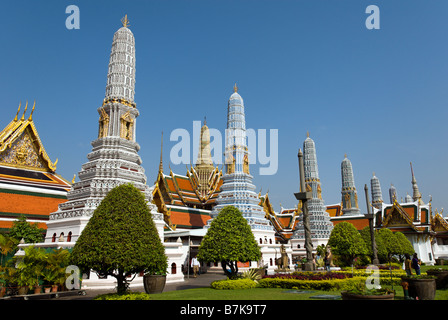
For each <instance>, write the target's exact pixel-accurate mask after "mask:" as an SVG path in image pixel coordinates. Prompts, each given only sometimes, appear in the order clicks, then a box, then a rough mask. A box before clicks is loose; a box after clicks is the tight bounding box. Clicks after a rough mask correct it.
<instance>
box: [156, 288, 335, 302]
mask: <svg viewBox="0 0 448 320" xmlns="http://www.w3.org/2000/svg"><path fill="white" fill-rule="evenodd" d="M288 291H297V292H299V290H289V289H280V288H279V289H271V288H254V289H240V290H216V289H212V288H197V289H187V290H177V291H169V292H164V293H161V294H152V295H151V300H309V299H312V298H310V297H311V296H316V295H338V296H340V292H339V291H318V290H316V291H312V292H311V291H310V292H309V293H291V292H288Z"/></svg>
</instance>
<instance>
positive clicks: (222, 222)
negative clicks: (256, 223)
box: [198, 206, 261, 279]
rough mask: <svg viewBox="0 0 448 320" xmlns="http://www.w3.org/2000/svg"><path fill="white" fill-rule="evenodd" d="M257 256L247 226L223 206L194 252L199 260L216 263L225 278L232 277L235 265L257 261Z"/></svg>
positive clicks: (254, 242) (236, 211)
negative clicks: (220, 267) (197, 249)
mask: <svg viewBox="0 0 448 320" xmlns="http://www.w3.org/2000/svg"><path fill="white" fill-rule="evenodd" d="M260 257H261V251H260V248H259V246H258V244H257V241H256V240H255V237H254V235H253V233H252V230H251V228H250V226H249V224H248V223H247V221H246V219H244V217H243V215H242V214H241V212H240V211H239V210H238V209H237V208H235V207H233V206H227V207H224V208H223V209H222V210H221V211H220V213H219V214H218V216H217V217H216V218H214V219H213V221H212V223H211V225H210V228H209V229H208V231H207V234H206V235H205V236H204V238H203V240H202V242H201V245H200V246H199V253H198V259H199V260H201V261H205V262H218V261H220V262H221V266H222V269H223V271H224V273H225V274H226V275H227V277H228V278H229V279H234V278H236V276H237V274H238V262H248V261H258V260H259V259H260Z"/></svg>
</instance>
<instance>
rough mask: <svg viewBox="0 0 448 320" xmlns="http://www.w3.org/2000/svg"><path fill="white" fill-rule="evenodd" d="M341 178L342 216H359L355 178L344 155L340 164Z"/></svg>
mask: <svg viewBox="0 0 448 320" xmlns="http://www.w3.org/2000/svg"><path fill="white" fill-rule="evenodd" d="M341 176H342V191H341V194H342V212H343V213H344V214H350V215H357V214H361V210H359V206H358V193H357V192H356V186H355V177H354V175H353V167H352V163H351V161H350V160H349V159H348V158H347V155H345V157H344V160H342V163H341Z"/></svg>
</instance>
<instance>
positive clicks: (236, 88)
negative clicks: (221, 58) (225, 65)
mask: <svg viewBox="0 0 448 320" xmlns="http://www.w3.org/2000/svg"><path fill="white" fill-rule="evenodd" d="M233 92H238V86H237V85H236V82H235V85H234V86H233Z"/></svg>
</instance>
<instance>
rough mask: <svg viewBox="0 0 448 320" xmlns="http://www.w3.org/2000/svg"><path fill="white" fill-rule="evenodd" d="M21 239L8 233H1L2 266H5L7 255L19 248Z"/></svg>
mask: <svg viewBox="0 0 448 320" xmlns="http://www.w3.org/2000/svg"><path fill="white" fill-rule="evenodd" d="M18 243H19V241H18V240H17V239H16V238H13V237H11V236H8V235H6V234H0V256H1V258H0V266H4V263H5V261H6V259H5V257H7V256H8V255H9V254H10V253H11V254H12V253H13V252H14V251H15V250H16V249H17V244H18Z"/></svg>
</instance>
